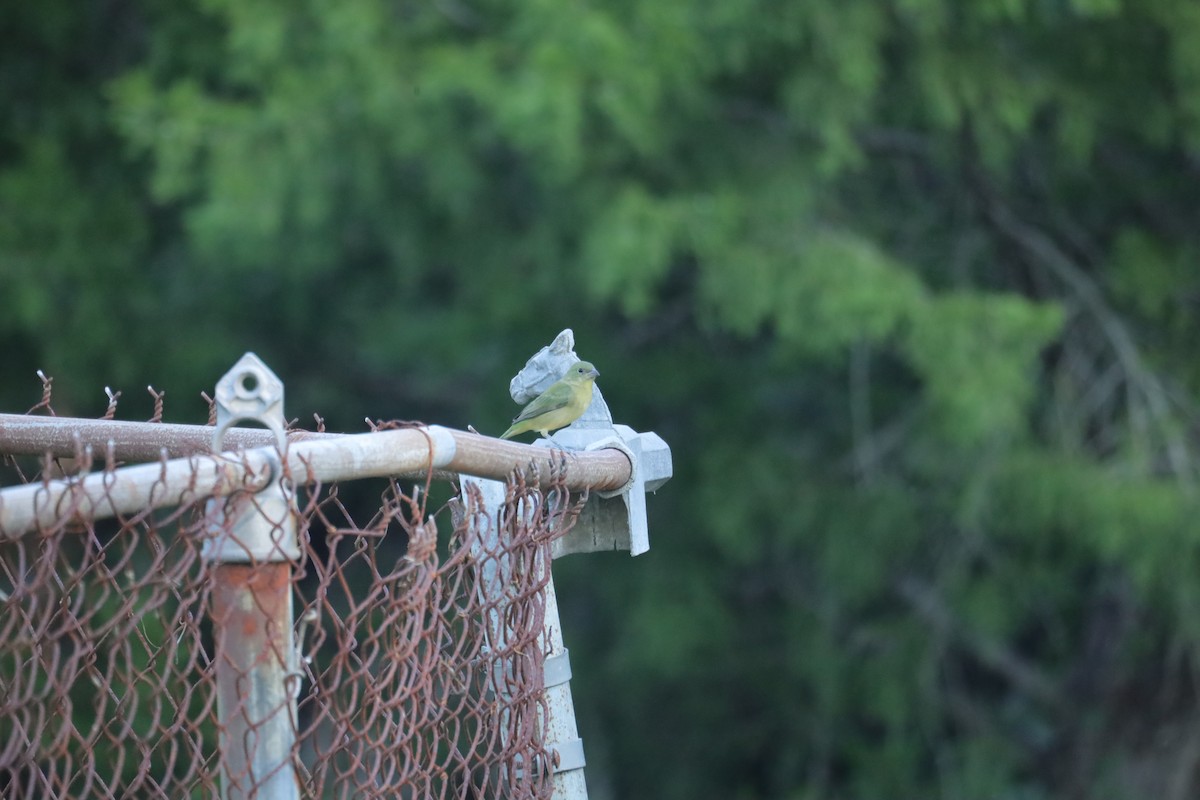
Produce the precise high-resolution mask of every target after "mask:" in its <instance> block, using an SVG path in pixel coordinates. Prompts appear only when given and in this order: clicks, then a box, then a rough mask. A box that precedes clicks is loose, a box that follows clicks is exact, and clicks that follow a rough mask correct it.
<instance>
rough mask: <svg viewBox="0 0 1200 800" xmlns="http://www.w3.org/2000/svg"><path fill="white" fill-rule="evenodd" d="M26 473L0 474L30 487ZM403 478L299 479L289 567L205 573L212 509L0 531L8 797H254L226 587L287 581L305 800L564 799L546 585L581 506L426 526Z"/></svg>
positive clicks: (1, 752)
mask: <svg viewBox="0 0 1200 800" xmlns="http://www.w3.org/2000/svg"><path fill="white" fill-rule="evenodd" d="M15 464H16V462H15V461H13V460H12V459H7V469H6V470H5V472H4V478H3V479H2V480H0V484H2V483H9V484H10V485H11V484H12V483H13V482H14V481H16V482H20V480H23V479H24V478H15V479H14V478H12V476H13V475H22V474H24V475H32V473H31V472H30V470H29V469H28V468H27V469H26V470H25V472H24V473H21V472H20V470H17V469H14V468H13V466H14V465H15ZM46 466H50V465H49V462H47V465H46ZM37 480H41V478H37ZM371 486H373V487H374V489H373V490H372V489H370V488H369V487H371ZM380 486H382V487H383V488H382V493H380V488H379V487H380ZM405 486H409V485H408V484H405V485H402V484H400V483H398V482H396V481H384V482H381V481H378V480H376V481H374V482H347V483H343V484H340V485H332V486H324V487H306V488H301V489H300V490H299V496H298V499H297V505H298V506H299V518H300V522H299V535H300V543H301V550H302V555H301V557H300V558H299V559H298V560H296V561H294V562H285V563H284V565H283V566H279V565H277V564H268V563H262V564H250V565H229V564H227V565H219V564H214V563H210V562H209V561H207V560H206V558H205V556H204V553H203V552H202V551H203V548H204V544H205V541H206V539H209V538H210V537H213V536H215V535H218V533H214V531H213V530H212V528H211V526H210V524H209V523H208V522H206V514H205V502H204V500H203V499H198V500H197V501H196V502H193V503H190V504H186V505H182V506H178V507H175V508H172V509H167V510H162V511H149V510H147V511H143V512H140V513H136V514H131V515H126V516H124V517H120V518H116V519H108V520H99V521H83V522H81V521H79V520H71V519H69V516H70V515H69V514H65V515H64V516H63V518H61V519H58V520H56V521H55V522H54V523H53V524H51V525H47V526H43V527H42V528H41V529H39V530H37V531H33V532H27V533H26V532H19V531H12V532H5V531H0V796H2V797H5V798H26V797H27V798H67V797H70V798H80V797H122V798H135V797H136V798H141V797H147V798H149V797H162V798H179V797H204V798H208V797H215V796H217V795H218V794H219V793H220V791H221V786H222V782H223V781H225V782H226V783H227V784H229V785H232V786H234V787H236V788H237V792H234V795H236V796H242V797H251V796H254V795H255V793H256V790H257V789H258V788H259V787H260V786H261V783H260V781H261V780H264V779H263V776H260V775H253V774H250V775H247V774H245V773H246V772H247V770H246V768H244V767H238V766H237V765H238V764H239V763H241V762H239V761H237V760H234V761H233V762H229V763H227V764H225V765H224V766H223V761H222V755H221V750H222V746H223V745H222V739H223V734H224V732H223V730H222V723H221V721H220V720H221V718H222V715H221V713H220V711H221V709H220V706H221V701H220V693H221V689H220V687H219V685H218V684H219V682H218V678H219V676H220V673H221V672H222V669H225V670H228V669H229V668H230V665H231V664H233V663H234V660H231V659H230V657H229V656H228V655H227V652H223V649H222V648H223V647H224V648H225V651H228V650H229V649H230V647H229V645H228V644H225V645H222V642H223V641H225V642H227V641H229V640H224V639H222V638H221V637H222V636H227V637H237V636H238V635H240V633H241V632H239V630H238V625H242V626H249V625H251V623H249V622H246V618H245V617H244V616H238V613H239V611H238V610H237V609H233V610H231V609H230V607H229V603H230V601H229V600H228V598H225V599H223V598H222V596H221V593H222V592H223V591H225V590H227V589H228V588H229V587H230V586H235V587H236V586H242V587H247V586H249V587H251V588H253V587H255V586H259V587H260V588H261V587H267V589H269V584H271V582H273V581H275V582H279V581H282V582H283V584H282V585H283V587H284V590H283V592H282V594H281V595H280V596H282V597H284V598H287V599H289V600H290V602H291V603H292V604H293V610H292V617H293V620H292V622H291V623H290V624H291V625H292V631H293V634H294V638H295V643H296V652H295V653H294V654H290V655H289V654H279V653H273V654H272V653H268V654H266V655H265V656H261V657H265V658H267V659H270V658H277V659H290V660H288V662H287V663H289V664H292V665H294V667H293V669H292V674H291V675H290V676H289V681H288V690H289V691H293V692H295V693H296V695H297V704H296V707H297V713H296V715H295V717H294V718H292V725H293V729H294V731H295V738H296V742H295V746H294V747H293V748H292V751H291V753H290V758H289V759H288V763H287V764H285V767H291V768H294V770H295V773H296V775H297V777H298V782H299V786H300V796H302V797H312V798H325V797H337V798H343V797H346V798H349V797H364V798H366V797H371V798H374V797H378V798H384V797H387V798H410V797H411V798H423V797H447V798H449V797H454V798H474V797H481V798H482V797H489V798H491V797H522V798H524V797H547V796H549V792H550V778H549V774H548V773H549V770H550V768H551V765H550V757H549V754H548V752H547V750H546V748H545V746H544V743H543V741H542V736H541V734H540V729H541V726H542V725H543V723H544V721H545V714H546V707H545V702H544V694H543V656H544V651H545V642H544V639H543V617H544V611H545V605H544V602H545V601H544V594H543V592H542V590H543V588H544V587H545V585H546V583H547V581H548V580H549V565H550V554H549V546H550V543H551V540H552V539H553V538H555V537H557V536H560V535H562V534H563V533H565V532H566V531H567V530H568V529H569V528H570V526H571V525H572V524H573V522H574V519H575V517H576V515H577V513H578V510H579V504H578V503H576V502H572V501H571V500H570V498H569V496H568V493H567V492H566V490H565V489H564V488H563V486H562V484H561V481H558V480H555V479H552V480H551V482H550V485H549V488H547V489H538V488H536V486H535V485H533V484H532V483H526V482H524V481H522V480H521V479H520V478H519V477H514V478H513V479H512V480H510V482H509V483H508V485H507V495H506V498H505V504H504V506H503V513H501V514H500V517H499V519H500V522H499V524H496V523H494V521H493V520H492V519H491V518H490V517H489V516H488V514H487V513H486V511H485V509H484V508H482V507H481V505H480V498H479V497H478V495H477V493H476V492H473V491H467V492H466V493H465V495H464V496H462V497H460V498H458V499H456V500H453V501H451V502H450V503H449V504H447V505H446V506H443V507H442V508H441V509H440V510H439V511H438V512H437V513H435V514H430V513H427V511H426V509H425V507H424V505H423V503H424V501H425V498H427V497H428V494H427V487H426V486H420V487H415V488H413V487H411V486H410V489H409V490H405ZM372 492H373V494H372ZM372 496H374V498H375V499H374V500H373V501H372V500H370V498H371V497H372ZM414 497H420V498H421V499H420V500H417V499H414ZM364 507H365V508H367V509H368V510H366V511H365V512H364V511H362V510H360V509H363V508H364ZM354 517H358V518H359V519H360V520H364V521H362V522H355V520H354ZM439 528H440V532H439ZM289 586H290V590H289V589H288V588H287V587H289ZM214 587H224V588H216V589H214ZM254 591H257V589H254ZM255 596H256V595H254V593H253V591H252V592H251V593H250V594H249V595H242V597H255ZM239 602H243V603H244V602H245V601H244V600H243V601H239ZM255 602H260V601H255ZM240 611H241V612H245V611H246V609H245V608H242V609H240ZM251 611H264V609H261V608H260V609H251ZM265 611H267V612H271V611H272V609H265ZM251 616H253V615H251ZM244 633H246V634H250V635H251V636H253V634H255V633H256V632H255V631H251V630H246V631H244ZM262 633H263V632H262V631H261V630H260V631H257V634H259V635H261V634H262ZM267 633H268V634H270V631H268V632H267ZM235 678H236V679H235V681H234V683H233V684H232V685H233V686H234V687H235V692H246V691H250V688H248V682H250V681H252V680H253V678H252V677H251V676H249V675H245V674H239V675H237V676H235ZM251 688H252V687H251ZM289 713H290V712H289ZM256 733H257V732H256V731H255V730H253V727H252V730H251V731H250V733H249V734H244V735H245V736H246V741H244V742H241V743H232V744H231V743H228V742H227V743H225V746H226V747H233V748H234V749H237V748H238V746H239V745H244V746H243V748H242V751H243V752H245V749H247V748H249V749H252V748H253V747H254V746H255V745H254V743H253V742H252V741H250V740H251V739H253V737H254V736H255V735H256ZM225 738H228V737H225ZM230 764H232V765H233V766H230ZM223 770H230V774H227V775H223ZM239 770H240V772H239ZM227 790H228V786H227ZM239 792H240V793H239ZM260 794H265V793H260Z"/></svg>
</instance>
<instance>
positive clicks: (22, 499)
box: [0, 415, 633, 539]
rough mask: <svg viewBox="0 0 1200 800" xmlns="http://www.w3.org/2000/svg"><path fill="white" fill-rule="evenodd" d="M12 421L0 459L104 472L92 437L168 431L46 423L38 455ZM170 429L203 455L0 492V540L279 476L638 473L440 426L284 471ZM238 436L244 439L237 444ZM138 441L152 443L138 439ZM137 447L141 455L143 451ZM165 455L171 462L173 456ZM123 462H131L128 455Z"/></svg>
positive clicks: (295, 449)
mask: <svg viewBox="0 0 1200 800" xmlns="http://www.w3.org/2000/svg"><path fill="white" fill-rule="evenodd" d="M12 419H14V417H13V416H12V415H0V453H14V454H15V453H17V452H23V453H26V454H29V453H40V452H45V451H47V450H50V451H51V452H52V453H54V452H58V453H59V455H62V456H67V457H70V456H79V455H84V456H85V460H86V459H87V458H92V459H95V461H97V462H98V463H101V464H103V463H105V461H106V456H105V453H106V451H107V449H108V447H109V445H108V442H109V441H110V439H109V438H95V437H97V436H98V435H99V432H100V431H102V430H103V429H104V427H105V426H110V425H113V426H117V427H119V428H121V431H124V432H127V431H129V430H132V429H130V428H128V427H126V426H129V425H140V426H141V427H142V428H147V427H148V428H154V429H160V428H167V427H168V426H166V425H165V424H163V423H116V422H112V421H105V420H100V421H97V420H63V419H62V418H58V417H52V418H46V417H43V418H39V419H42V420H58V421H59V422H60V423H62V422H65V423H66V424H65V425H62V426H61V428H59V427H56V426H53V425H50V426H48V427H42V428H41V430H42V431H43V432H46V431H48V430H54V431H56V432H55V433H54V435H53V436H48V437H46V438H43V439H42V445H41V447H40V448H36V449H31V448H32V444H31V443H30V444H25V445H21V446H20V447H21V448H23V449H18V447H14V445H13V443H14V442H18V441H26V442H28V438H27V437H28V436H29V434H30V431H32V430H33V428H34V427H36V426H38V425H43V426H44V425H46V423H35V426H32V427H31V426H12V427H10V420H12ZM17 419H20V418H17ZM27 419H28V418H27ZM81 423H92V425H83V424H81ZM97 426H99V427H97ZM169 427H170V429H171V430H169V431H162V432H164V433H167V434H168V436H167V437H165V438H164V440H160V442H164V441H172V442H174V444H172V445H171V446H173V447H179V448H184V449H183V450H181V451H180V452H185V453H186V452H187V448H189V447H191V446H193V445H195V446H197V449H196V450H193V451H192V454H189V455H186V456H183V457H180V458H174V459H168V458H167V457H165V456H161V460H160V461H158V462H157V463H146V464H140V465H137V466H129V467H121V468H119V469H104V470H102V471H100V472H95V473H90V474H86V475H82V476H73V477H69V478H64V479H59V480H43V481H40V482H37V483H30V484H25V485H21V486H15V487H12V488H7V489H0V539H3V538H11V537H13V536H17V535H20V534H21V533H23V532H25V531H29V530H32V529H34V528H37V527H38V526H39V525H50V524H52V523H53V521H54V520H56V519H62V518H63V517H64V516H67V517H79V518H87V519H94V518H100V517H107V516H114V515H119V514H127V513H133V512H136V511H138V510H140V509H145V508H151V507H153V508H163V507H169V506H175V505H180V504H182V503H187V502H192V501H194V500H196V499H199V498H202V497H205V496H214V495H216V496H220V495H228V494H232V493H234V492H237V491H245V490H256V489H259V488H262V487H263V486H265V485H267V483H268V482H270V481H271V480H272V478H273V477H274V476H275V475H276V474H277V472H276V470H277V468H278V467H280V466H281V467H282V468H283V469H284V470H285V474H286V475H287V476H288V477H289V478H290V479H291V480H292V481H293V482H295V483H314V482H322V483H327V482H334V481H341V480H350V479H354V478H368V477H387V476H393V477H410V476H421V477H424V476H425V475H427V474H428V473H429V471H430V470H435V471H446V472H452V473H456V474H463V475H474V476H477V477H481V478H492V479H494V480H504V479H505V478H507V477H508V476H509V475H510V474H511V473H512V472H513V471H514V470H520V471H524V472H526V474H528V475H530V476H531V477H532V478H533V479H535V480H538V481H540V482H548V481H549V480H550V479H551V476H553V475H557V476H559V477H560V479H561V480H562V484H563V485H564V486H565V487H566V488H568V489H571V490H575V491H578V490H583V489H590V490H597V491H611V490H613V489H617V488H620V487H622V486H624V485H625V484H626V483H627V482H628V481H629V480H630V475H631V471H632V469H633V465H632V463H631V461H630V458H629V456H628V455H627V454H626V453H625V452H623V451H621V450H619V449H607V448H606V449H598V450H593V451H587V452H582V451H564V450H557V449H551V448H546V447H535V446H532V445H526V444H519V443H516V442H508V441H501V440H499V439H494V438H492V437H489V436H482V435H480V434H477V433H468V432H466V431H459V430H454V429H451V428H443V427H441V426H437V425H431V426H419V427H412V428H398V429H391V430H381V431H376V432H373V433H362V434H345V435H333V434H326V435H314V434H307V435H305V436H304V437H303V438H302V437H300V436H297V437H295V438H294V439H292V440H290V441H289V442H288V446H287V449H286V452H285V453H284V456H283V459H282V464H281V463H280V456H279V452H278V449H277V447H276V446H275V445H274V444H271V445H269V446H258V447H250V448H247V449H242V450H238V451H233V450H228V451H226V452H223V453H220V454H212V453H203V452H201V451H202V449H203V448H200V447H199V443H200V439H199V438H196V437H197V435H198V434H197V431H199V432H203V433H204V434H206V435H207V436H208V437H211V435H212V432H213V430H214V429H213V428H211V427H206V426H187V425H172V426H169ZM17 431H20V434H17V433H16V432H17ZM64 431H66V432H65V433H64ZM235 431H238V433H237V434H236V435H234V432H235ZM114 432H117V431H114ZM135 435H136V436H138V437H141V436H143V435H146V434H144V433H143V432H141V431H138V432H136V433H135ZM172 435H174V437H172ZM64 436H65V437H66V438H65V441H69V442H70V443H71V447H70V450H69V451H63V449H62V448H63V444H64V439H63V437H64ZM259 436H261V437H262V439H263V440H265V441H271V440H272V437H273V434H272V433H271V432H270V431H266V430H258V429H247V428H238V429H230V430H229V431H228V434H227V436H226V439H225V441H226V443H227V444H234V445H236V444H237V443H239V440H243V441H255V440H256V439H255V437H259ZM22 437H25V438H22ZM208 441H211V438H209V440H208ZM97 445H98V446H97ZM138 446H145V443H144V442H142V443H141V444H139V445H138ZM206 446H207V445H206ZM163 447H167V445H166V444H163V445H162V446H161V447H159V449H158V450H159V452H160V453H162V452H163ZM10 448H12V449H10ZM114 449H115V445H114ZM167 452H168V453H169V452H170V449H169V448H168V449H167ZM126 457H129V456H128V453H126Z"/></svg>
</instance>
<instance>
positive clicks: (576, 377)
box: [563, 361, 600, 383]
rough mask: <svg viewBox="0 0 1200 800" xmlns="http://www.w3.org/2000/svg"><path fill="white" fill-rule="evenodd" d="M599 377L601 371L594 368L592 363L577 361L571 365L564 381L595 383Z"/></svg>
mask: <svg viewBox="0 0 1200 800" xmlns="http://www.w3.org/2000/svg"><path fill="white" fill-rule="evenodd" d="M599 377H600V372H599V370H597V369H596V368H595V367H594V366H592V362H590V361H576V362H575V363H574V364H572V365H571V368H570V369H568V370H567V374H566V375H564V376H563V378H564V379H566V380H568V381H570V382H571V383H583V382H584V381H594V380H595V379H596V378H599Z"/></svg>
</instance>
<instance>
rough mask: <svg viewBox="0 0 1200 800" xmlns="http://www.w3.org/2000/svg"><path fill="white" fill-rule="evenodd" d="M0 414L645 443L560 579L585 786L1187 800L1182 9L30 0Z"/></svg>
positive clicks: (1012, 1) (0, 197) (1193, 128)
mask: <svg viewBox="0 0 1200 800" xmlns="http://www.w3.org/2000/svg"><path fill="white" fill-rule="evenodd" d="M0 34H2V35H3V38H4V41H5V42H7V43H8V45H7V46H6V47H4V48H2V49H0V108H4V109H5V113H4V115H3V116H2V117H0V344H2V346H3V352H4V354H5V358H4V359H3V362H2V363H0V401H3V407H4V409H5V410H10V411H22V410H24V408H26V407H28V406H30V405H33V403H34V402H36V399H37V397H38V396H39V386H38V384H37V382H36V380H35V379H34V377H33V371H34V370H35V369H36V368H42V369H44V370H46V371H47V372H48V373H50V374H52V375H55V376H56V377H57V381H56V383H55V392H56V395H55V397H56V409H57V410H58V412H59V413H62V414H80V415H99V414H100V413H101V412H102V411H103V408H104V405H105V398H104V395H103V393H102V391H101V389H102V387H103V386H104V385H111V386H113V387H114V388H123V389H125V390H126V395H127V396H126V397H125V398H124V399H123V400H122V407H121V408H122V412H121V413H122V416H125V417H127V418H136V417H138V416H148V415H149V407H150V402H151V401H150V398H149V397H148V396H143V395H141V394H140V387H141V386H143V385H145V384H147V383H153V384H154V385H155V386H156V387H158V388H160V389H162V388H165V389H167V391H168V392H169V395H168V406H167V409H168V417H169V418H171V419H174V420H176V421H201V420H202V419H203V408H204V406H203V403H202V402H201V401H200V400H199V399H198V392H199V391H200V390H202V389H206V388H209V387H211V386H212V384H213V382H214V380H215V378H216V377H217V376H219V375H220V374H221V372H223V370H224V369H225V368H226V367H227V366H228V365H229V364H231V363H232V362H233V361H234V360H235V359H236V358H237V356H238V355H240V354H241V352H242V351H244V350H247V349H253V350H256V351H257V352H258V353H259V354H260V355H262V356H263V358H264V359H265V360H266V361H267V363H269V364H270V365H271V366H272V367H273V368H274V369H275V370H276V371H277V372H278V373H279V374H280V375H281V376H282V377H283V378H284V380H285V381H286V384H287V389H288V408H289V412H290V413H291V414H292V415H296V416H300V417H301V418H302V420H303V419H305V418H307V415H308V414H310V413H312V412H314V411H319V412H321V413H322V414H323V415H325V417H326V418H327V420H328V422H329V425H330V427H331V428H334V429H344V430H360V429H361V427H362V426H361V422H359V420H361V419H362V418H363V417H364V416H370V417H372V418H380V417H384V418H386V417H393V416H396V417H406V418H420V419H424V420H426V421H430V422H438V423H442V424H448V425H454V426H465V425H466V424H467V423H468V422H470V423H473V424H475V425H477V426H478V427H479V428H480V429H482V430H492V431H499V430H501V429H502V428H503V425H504V423H505V420H507V419H508V417H509V416H510V415H511V412H512V406H511V405H510V404H509V401H508V400H507V396H506V392H505V391H504V387H505V386H506V383H507V379H508V377H509V376H510V375H511V374H512V373H513V372H515V371H516V369H517V368H518V367H519V366H520V365H521V364H522V363H523V360H524V358H525V357H527V356H528V355H529V354H530V353H532V352H533V351H534V350H535V349H536V348H537V347H539V346H541V345H542V344H545V343H546V342H548V341H549V340H550V338H551V337H552V336H553V335H554V334H555V333H557V332H558V331H559V330H560V329H561V328H563V327H568V326H570V327H573V328H574V329H575V332H576V338H577V341H578V345H579V352H580V353H581V354H582V355H583V356H584V357H586V358H589V359H591V360H593V361H595V362H596V363H597V364H598V365H599V366H600V369H601V371H602V372H603V373H604V378H603V381H602V386H603V389H604V391H605V393H606V395H607V397H608V400H609V403H610V405H611V406H612V408H613V410H614V413H615V415H616V416H617V417H618V420H619V421H621V422H627V423H629V424H632V425H634V426H635V427H638V428H640V429H645V430H655V431H658V432H659V433H660V434H662V435H663V436H664V437H665V438H666V439H667V440H668V441H669V442H670V444H671V445H672V448H673V450H674V454H675V465H676V466H675V469H676V475H675V477H674V479H673V480H672V481H671V483H669V484H668V485H667V487H666V488H665V489H664V490H663V491H662V492H660V493H659V495H658V496H656V497H654V498H653V499H652V500H651V503H650V510H651V514H652V520H651V527H652V531H653V534H652V537H653V548H654V549H653V550H652V552H651V554H649V555H647V556H646V557H644V558H641V559H639V560H637V561H635V562H626V561H621V560H618V559H616V558H613V557H606V556H589V557H582V556H581V557H576V558H574V559H566V560H564V561H563V562H561V565H560V567H559V570H558V571H559V574H560V575H561V576H562V584H563V586H562V589H561V592H562V596H563V598H564V613H565V614H566V615H567V618H566V620H565V622H564V624H565V625H567V626H569V628H568V629H567V638H568V643H569V644H570V645H571V646H572V648H573V649H574V650H575V651H576V654H577V655H576V657H575V658H574V659H573V661H574V662H575V663H576V674H577V678H578V680H576V682H575V689H576V696H577V700H578V704H579V712H580V718H581V724H582V725H583V727H584V734H585V738H586V741H587V747H588V760H589V764H588V777H589V780H590V781H591V783H592V787H593V788H592V794H593V796H594V797H597V798H605V797H623V798H624V797H654V798H693V797H738V798H760V797H761V798H767V797H771V798H794V799H796V800H799V799H800V798H814V799H815V798H876V797H935V796H941V797H954V798H976V797H980V798H982V797H987V798H1029V799H1033V798H1049V797H1131V796H1141V797H1150V796H1157V797H1183V796H1188V795H1190V794H1193V793H1194V792H1195V791H1196V790H1197V788H1200V779H1198V778H1197V777H1196V771H1195V768H1194V765H1193V761H1194V757H1193V755H1192V754H1193V753H1195V752H1197V747H1200V740H1198V739H1197V734H1196V731H1197V730H1200V720H1197V718H1196V717H1197V708H1196V701H1195V689H1196V681H1195V669H1196V666H1197V661H1196V659H1197V649H1196V647H1197V643H1198V642H1200V625H1198V624H1197V623H1196V620H1197V619H1200V613H1198V612H1200V589H1198V587H1200V582H1197V575H1196V566H1197V564H1198V563H1200V559H1198V556H1200V529H1198V525H1197V522H1196V519H1197V511H1198V510H1200V509H1198V508H1197V492H1196V489H1197V487H1196V463H1197V458H1198V455H1200V454H1198V453H1197V451H1196V445H1195V424H1196V415H1195V410H1196V403H1197V393H1198V391H1200V371H1198V369H1197V366H1196V362H1195V359H1194V358H1193V357H1192V349H1193V348H1192V343H1193V342H1194V341H1196V339H1197V336H1198V334H1200V329H1198V328H1200V325H1198V319H1200V318H1198V316H1197V314H1196V309H1197V303H1198V301H1200V274H1198V273H1197V269H1196V267H1197V258H1198V257H1200V6H1197V5H1196V4H1195V2H1194V0H1152V1H1149V2H1142V3H1132V2H1120V0H988V1H987V2H976V3H956V2H952V0H886V1H885V0H876V1H874V2H868V1H867V0H852V1H851V2H843V1H841V0H838V1H836V2H835V0H812V1H811V2H804V3H799V2H792V3H778V2H766V1H765V0H763V1H761V2H743V3H725V4H712V3H703V2H697V0H662V2H657V3H634V2H628V0H606V2H599V3H582V2H574V1H569V2H548V1H547V0H533V2H522V3H516V2H508V1H507V0H437V1H436V2H412V0H391V1H390V2H384V0H343V2H340V3H337V4H328V3H316V2H308V1H307V0H301V1H300V2H281V1H280V0H239V1H238V2H231V1H230V0H198V1H197V2H184V3H168V2H163V0H119V1H118V2H115V3H107V4H103V5H101V6H88V5H80V4H77V3H72V2H68V0H47V2H43V3H37V4H23V5H15V6H13V7H12V8H11V9H9V10H8V12H7V13H6V15H5V16H4V18H3V20H0Z"/></svg>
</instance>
